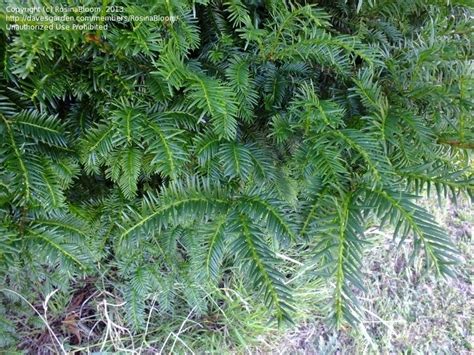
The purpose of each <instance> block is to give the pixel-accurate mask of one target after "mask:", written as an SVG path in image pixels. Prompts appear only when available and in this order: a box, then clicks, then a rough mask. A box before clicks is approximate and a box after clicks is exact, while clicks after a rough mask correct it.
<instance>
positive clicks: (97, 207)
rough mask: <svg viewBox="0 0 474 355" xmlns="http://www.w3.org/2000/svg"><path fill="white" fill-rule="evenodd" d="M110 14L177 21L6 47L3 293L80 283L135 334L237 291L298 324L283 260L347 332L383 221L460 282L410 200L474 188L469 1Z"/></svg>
mask: <svg viewBox="0 0 474 355" xmlns="http://www.w3.org/2000/svg"><path fill="white" fill-rule="evenodd" d="M12 3H15V2H13V1H12ZM17 3H18V6H23V7H24V6H25V5H20V2H19V1H18V2H17ZM80 3H82V4H83V5H84V6H96V5H94V4H92V3H95V2H93V1H80ZM112 3H113V4H114V5H117V6H123V9H124V13H123V14H125V15H135V16H146V15H159V16H163V18H162V19H161V20H160V21H131V22H128V23H124V22H121V23H120V22H113V21H109V22H106V23H105V24H107V26H108V28H107V30H97V31H77V30H76V31H60V30H47V31H46V30H45V31H26V30H10V31H7V30H3V31H2V32H0V33H1V42H0V43H1V51H0V54H1V74H0V75H1V76H0V83H1V85H0V279H1V282H2V284H3V285H4V287H5V288H8V289H12V290H15V291H17V292H19V293H21V294H23V295H25V297H27V298H28V299H30V300H33V299H38V298H40V299H41V298H42V297H44V295H46V294H48V293H49V292H50V291H51V290H52V289H55V288H60V289H61V292H65V293H67V292H71V290H72V289H73V288H74V285H75V283H76V282H77V281H78V280H81V279H83V278H85V277H87V278H90V279H92V280H96V281H95V282H96V287H97V288H99V289H100V288H101V287H105V288H106V289H107V290H109V291H110V292H113V293H115V294H117V295H119V296H120V297H123V299H124V300H125V301H126V323H127V325H128V326H129V327H132V328H133V329H135V330H137V331H138V330H140V329H143V327H144V326H145V323H146V317H147V314H148V311H147V310H148V307H150V302H151V300H152V299H155V300H156V304H157V307H158V308H159V310H160V311H161V312H162V313H163V314H168V315H170V314H171V315H172V314H173V312H174V311H175V309H176V308H177V307H178V308H183V307H184V308H189V309H194V310H195V311H196V312H197V313H198V314H205V313H206V312H207V309H208V302H209V299H208V298H207V295H208V290H209V287H211V286H210V285H219V284H220V282H221V280H222V279H223V278H226V279H230V280H242V282H243V283H244V284H245V285H246V287H248V288H249V289H252V290H255V292H256V296H255V299H256V300H257V301H258V300H259V299H260V300H263V301H264V302H265V304H266V305H267V306H268V308H269V315H271V316H272V317H275V318H276V319H277V320H278V321H285V320H290V319H291V317H292V307H293V300H292V288H291V286H290V284H289V283H288V282H287V280H288V279H289V278H291V277H292V276H293V275H292V273H291V272H288V269H287V268H285V263H286V262H287V258H286V259H285V257H287V256H291V257H292V258H294V259H296V260H301V261H303V262H304V263H305V268H303V269H302V270H306V271H305V272H307V273H314V275H315V276H314V277H320V278H324V279H325V280H328V283H327V285H328V286H327V287H328V288H329V289H331V290H332V291H331V292H332V293H333V296H332V297H331V304H330V305H329V306H330V307H328V308H327V309H328V311H327V315H328V317H329V319H331V320H332V321H333V322H334V324H336V325H341V324H343V323H345V322H349V323H350V324H355V323H357V321H359V320H360V319H362V317H363V313H362V312H361V311H360V309H359V308H358V302H357V297H356V295H357V294H360V292H362V290H363V289H364V282H363V279H362V277H361V272H360V270H361V265H362V263H364V259H363V256H364V254H365V253H366V251H367V250H369V251H370V243H368V242H367V240H366V237H365V236H364V232H365V230H366V228H367V226H368V225H369V224H370V223H372V224H373V223H374V221H381V224H385V223H387V224H390V225H392V226H394V227H395V236H396V238H398V239H399V240H400V241H401V242H403V241H405V242H407V241H410V242H411V243H413V250H414V253H415V254H416V253H421V254H422V255H423V257H424V260H425V261H426V266H427V267H428V268H429V269H431V270H432V271H433V272H436V273H439V274H450V273H451V272H452V271H453V270H454V269H453V264H455V263H456V262H457V258H456V254H457V252H456V250H455V247H454V246H453V244H452V242H451V240H450V238H449V236H448V235H446V233H445V232H444V231H443V230H442V229H441V228H440V227H439V226H438V225H437V223H436V221H435V220H434V219H433V217H432V216H431V215H430V214H429V213H428V212H427V211H426V210H425V209H424V208H423V207H421V206H420V205H419V204H417V202H416V201H415V198H416V197H417V195H420V194H422V193H423V192H425V191H428V192H429V191H431V192H435V193H436V194H438V196H439V198H440V199H443V198H446V197H447V196H448V195H449V197H456V196H458V195H459V194H460V193H467V194H472V191H473V175H472V172H473V170H472V165H471V163H470V162H471V160H470V158H471V157H472V155H471V153H470V149H472V148H473V146H474V136H473V132H474V130H473V128H474V124H473V120H472V84H473V76H472V70H473V65H472V64H473V63H472V9H470V8H469V7H468V6H467V5H466V4H467V1H466V2H465V3H466V4H463V3H464V2H463V1H449V2H448V4H447V2H446V1H445V0H437V1H433V0H431V1H427V0H415V1H413V0H403V1H396V2H394V1H388V0H387V1H385V0H377V1H373V0H372V1H363V0H359V1H342V0H341V1H324V0H323V1H320V2H319V3H318V4H313V3H312V1H307V2H305V1H291V2H284V1H280V0H275V1H271V0H267V1H263V0H248V1H246V0H225V1H221V0H214V1H208V0H199V1H178V0H171V1H158V2H156V1H140V2H139V3H136V2H134V1H129V0H121V1H114V2H112ZM50 14H51V13H50ZM56 14H57V15H61V14H60V13H56ZM166 16H168V17H169V18H166ZM377 223H379V222H377ZM368 257H370V255H369V256H368ZM306 265H313V266H312V268H308V267H306ZM104 280H105V281H104ZM231 282H232V281H231ZM236 282H237V281H236ZM239 282H240V281H239ZM104 285H105V286H104ZM2 297H3V296H2ZM4 297H5V298H4V299H3V303H4V305H7V307H9V306H8V304H9V303H10V302H16V301H17V299H15V298H13V299H12V295H11V294H8V295H7V292H6V291H5V292H4ZM2 307H3V306H1V307H0V311H1V313H0V334H1V332H2V331H3V332H4V333H5V336H4V338H5V339H7V335H8V337H10V339H14V338H15V334H14V331H13V330H12V327H11V326H2V325H1V324H3V323H2V322H4V323H5V324H10V325H11V323H10V321H9V320H8V319H13V318H12V317H14V316H15V312H17V311H6V310H5V309H3V308H2ZM2 314H3V315H2ZM2 317H3V318H2ZM2 319H3V320H2ZM0 337H2V336H1V335H0ZM14 341H15V340H12V342H14Z"/></svg>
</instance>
